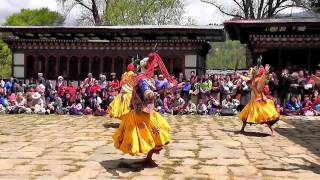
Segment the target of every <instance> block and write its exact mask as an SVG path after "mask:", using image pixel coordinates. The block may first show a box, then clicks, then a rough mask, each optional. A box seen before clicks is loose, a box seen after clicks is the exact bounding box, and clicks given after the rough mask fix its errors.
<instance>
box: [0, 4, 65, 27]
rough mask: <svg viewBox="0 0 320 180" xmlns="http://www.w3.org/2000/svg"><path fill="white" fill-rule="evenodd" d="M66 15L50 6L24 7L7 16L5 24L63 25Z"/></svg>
mask: <svg viewBox="0 0 320 180" xmlns="http://www.w3.org/2000/svg"><path fill="white" fill-rule="evenodd" d="M63 22H64V17H63V16H62V15H61V14H59V13H57V12H54V11H50V10H49V9H48V8H41V9H22V10H21V11H20V12H19V13H14V14H12V15H10V16H8V17H7V18H6V21H5V23H4V24H5V25H10V26H55V25H61V24H63Z"/></svg>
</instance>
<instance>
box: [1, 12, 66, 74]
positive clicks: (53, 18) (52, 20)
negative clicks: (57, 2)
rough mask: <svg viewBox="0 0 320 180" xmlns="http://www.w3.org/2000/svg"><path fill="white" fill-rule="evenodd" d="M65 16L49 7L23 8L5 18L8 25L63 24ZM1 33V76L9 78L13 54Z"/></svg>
mask: <svg viewBox="0 0 320 180" xmlns="http://www.w3.org/2000/svg"><path fill="white" fill-rule="evenodd" d="M63 22H64V18H63V16H62V15H60V14H59V13H57V12H53V11H50V10H49V9H48V8H41V9H32V10H31V9H22V10H21V11H20V13H15V14H12V15H10V16H8V17H7V18H6V20H5V23H4V24H5V25H7V26H54V25H62V24H63ZM1 39H2V35H1V34H0V78H2V77H3V78H8V77H9V76H10V75H11V64H12V54H11V52H10V49H9V47H8V45H7V44H6V43H4V42H3V41H2V40H1Z"/></svg>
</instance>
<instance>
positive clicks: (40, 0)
mask: <svg viewBox="0 0 320 180" xmlns="http://www.w3.org/2000/svg"><path fill="white" fill-rule="evenodd" d="M22 2H23V3H22ZM223 2H224V3H225V5H226V6H228V5H229V6H230V4H231V3H232V0H223ZM185 4H186V15H187V16H191V17H193V18H194V19H195V20H196V22H197V24H198V25H208V24H221V23H222V22H223V21H225V20H226V19H228V18H230V17H228V16H225V15H223V14H222V13H220V12H219V11H218V10H217V9H216V8H214V7H213V6H212V5H210V4H206V3H203V2H201V1H200V0H185ZM40 7H47V8H49V9H51V10H53V11H57V9H58V5H57V3H56V0H0V24H2V23H3V22H4V21H5V18H6V17H7V16H9V15H11V14H12V13H16V12H19V11H20V9H22V8H30V9H34V8H40ZM72 22H73V21H72V20H68V22H67V25H68V23H69V25H70V23H72Z"/></svg>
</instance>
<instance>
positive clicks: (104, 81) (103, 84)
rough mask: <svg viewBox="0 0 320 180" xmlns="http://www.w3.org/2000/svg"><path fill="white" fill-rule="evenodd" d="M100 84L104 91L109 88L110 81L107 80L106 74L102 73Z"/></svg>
mask: <svg viewBox="0 0 320 180" xmlns="http://www.w3.org/2000/svg"><path fill="white" fill-rule="evenodd" d="M99 85H100V88H101V90H102V91H106V90H108V82H107V77H106V75H104V74H100V81H99Z"/></svg>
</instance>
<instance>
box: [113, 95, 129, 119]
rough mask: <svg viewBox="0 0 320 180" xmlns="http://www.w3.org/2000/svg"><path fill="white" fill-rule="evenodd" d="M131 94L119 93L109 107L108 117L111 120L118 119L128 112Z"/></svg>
mask: <svg viewBox="0 0 320 180" xmlns="http://www.w3.org/2000/svg"><path fill="white" fill-rule="evenodd" d="M131 96H132V93H129V92H128V93H120V94H118V95H117V96H116V97H115V98H114V100H113V101H112V102H111V103H110V105H109V115H110V117H113V118H120V117H121V116H122V115H124V114H127V113H128V112H130V100H131Z"/></svg>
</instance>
